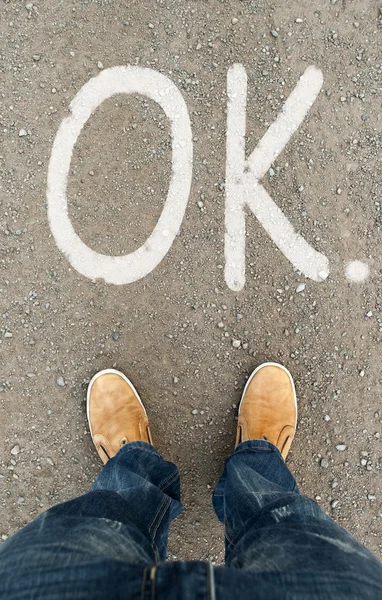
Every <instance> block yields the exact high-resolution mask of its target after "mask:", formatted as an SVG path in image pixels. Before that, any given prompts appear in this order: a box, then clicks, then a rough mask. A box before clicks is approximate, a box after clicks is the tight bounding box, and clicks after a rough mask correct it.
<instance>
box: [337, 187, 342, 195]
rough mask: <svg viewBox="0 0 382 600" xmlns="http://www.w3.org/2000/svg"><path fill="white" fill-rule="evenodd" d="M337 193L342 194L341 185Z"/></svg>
mask: <svg viewBox="0 0 382 600" xmlns="http://www.w3.org/2000/svg"><path fill="white" fill-rule="evenodd" d="M337 194H338V195H339V196H340V195H341V194H342V190H341V188H340V187H338V188H337Z"/></svg>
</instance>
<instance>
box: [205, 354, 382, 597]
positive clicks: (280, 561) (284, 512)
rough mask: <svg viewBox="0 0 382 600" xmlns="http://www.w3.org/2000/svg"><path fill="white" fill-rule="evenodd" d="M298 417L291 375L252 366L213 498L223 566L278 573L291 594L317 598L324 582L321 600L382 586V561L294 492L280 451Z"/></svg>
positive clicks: (285, 450)
mask: <svg viewBox="0 0 382 600" xmlns="http://www.w3.org/2000/svg"><path fill="white" fill-rule="evenodd" d="M288 379H289V382H288ZM296 416H297V414H296V409H295V392H294V386H293V385H292V380H291V377H290V374H289V373H288V372H287V371H286V370H284V369H282V368H281V367H278V366H276V365H263V366H262V367H261V368H260V369H259V370H256V371H255V372H254V374H253V376H252V378H251V379H250V380H249V384H247V386H246V389H245V391H244V394H243V400H242V403H241V406H240V409H239V423H238V440H237V441H238V442H239V443H238V445H237V447H236V449H235V451H234V453H233V454H232V455H231V456H230V457H229V458H228V460H227V462H226V465H225V468H224V472H223V475H222V477H221V479H220V481H219V482H218V485H217V487H216V489H215V492H214V497H213V504H214V508H215V511H216V514H217V516H218V518H219V520H220V521H221V522H222V523H224V525H225V530H226V564H227V566H230V567H235V568H239V569H245V570H246V571H247V572H253V573H258V574H260V573H261V574H265V575H267V574H268V575H272V574H274V575H275V576H276V575H277V577H280V576H281V579H283V578H284V581H285V586H286V588H285V591H287V590H288V589H289V591H291V592H292V595H291V597H294V596H293V594H295V595H296V597H299V596H298V593H300V592H301V593H302V594H303V593H304V589H305V594H306V596H307V597H308V592H309V593H311V594H312V595H311V597H315V596H314V591H315V590H316V591H317V594H318V592H320V593H321V592H322V590H323V589H324V588H323V587H322V586H327V590H326V591H327V593H328V596H327V597H341V598H342V597H343V595H344V594H343V592H344V591H345V589H346V590H347V591H349V590H352V593H353V594H354V595H352V597H357V596H356V593H357V589H359V590H360V591H365V590H366V588H370V589H372V588H373V586H374V585H376V586H378V588H376V589H378V590H381V585H382V564H381V563H380V562H379V561H378V560H377V559H376V558H375V556H374V555H373V554H372V553H371V552H369V551H368V550H367V549H366V548H364V547H363V546H362V545H361V544H359V543H358V542H357V541H356V540H355V539H354V538H353V537H352V536H351V535H350V534H349V533H347V532H346V531H345V530H344V529H342V528H341V527H339V526H338V525H336V524H335V523H334V522H333V521H332V520H331V519H330V518H329V517H328V516H327V515H326V514H325V513H324V512H323V511H322V510H321V509H320V508H319V506H318V505H317V504H316V502H314V501H313V500H310V499H309V498H307V497H305V496H302V495H300V493H299V490H298V487H297V484H296V481H295V479H294V477H293V476H292V474H291V473H290V471H289V469H288V468H287V466H286V464H285V462H284V458H283V456H282V453H284V457H285V456H286V455H287V453H288V450H289V447H290V444H291V441H292V439H293V436H294V426H293V425H294V423H295V422H296ZM286 432H287V435H285V434H286ZM256 438H258V439H256ZM357 586H360V587H359V588H357ZM373 589H374V588H373ZM336 594H338V596H336ZM309 597H310V596H309ZM317 597H321V596H318V595H317ZM360 597H361V596H360ZM365 597H366V595H365ZM367 597H369V596H367Z"/></svg>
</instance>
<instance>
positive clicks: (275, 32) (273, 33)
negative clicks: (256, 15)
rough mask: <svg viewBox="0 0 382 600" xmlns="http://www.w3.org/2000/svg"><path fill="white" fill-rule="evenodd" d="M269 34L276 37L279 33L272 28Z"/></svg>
mask: <svg viewBox="0 0 382 600" xmlns="http://www.w3.org/2000/svg"><path fill="white" fill-rule="evenodd" d="M271 34H272V36H273V37H274V38H278V37H279V34H278V33H277V31H276V29H272V31H271Z"/></svg>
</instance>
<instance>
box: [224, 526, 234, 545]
mask: <svg viewBox="0 0 382 600" xmlns="http://www.w3.org/2000/svg"><path fill="white" fill-rule="evenodd" d="M227 528H228V525H227V523H226V522H224V535H225V537H226V538H227V540H228V542H229V545H230V546H232V548H234V547H235V542H234V539H235V537H231V536H230V535H228V533H227Z"/></svg>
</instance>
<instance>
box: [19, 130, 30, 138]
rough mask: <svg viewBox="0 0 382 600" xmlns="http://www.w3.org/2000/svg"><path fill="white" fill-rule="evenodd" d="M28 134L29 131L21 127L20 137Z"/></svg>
mask: <svg viewBox="0 0 382 600" xmlns="http://www.w3.org/2000/svg"><path fill="white" fill-rule="evenodd" d="M26 135H28V134H27V132H26V131H25V129H20V131H19V137H25V136H26Z"/></svg>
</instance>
